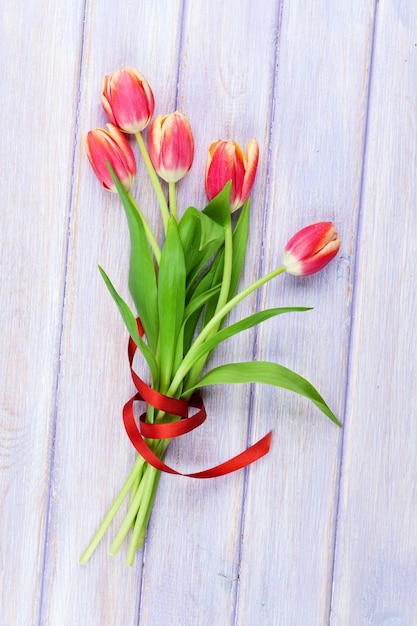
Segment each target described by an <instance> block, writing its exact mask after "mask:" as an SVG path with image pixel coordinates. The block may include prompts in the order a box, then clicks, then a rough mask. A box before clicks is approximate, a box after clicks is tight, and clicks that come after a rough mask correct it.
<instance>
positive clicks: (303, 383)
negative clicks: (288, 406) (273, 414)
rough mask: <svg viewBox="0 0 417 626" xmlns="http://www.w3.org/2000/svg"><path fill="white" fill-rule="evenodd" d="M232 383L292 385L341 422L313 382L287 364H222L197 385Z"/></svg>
mask: <svg viewBox="0 0 417 626" xmlns="http://www.w3.org/2000/svg"><path fill="white" fill-rule="evenodd" d="M231 383H232V384H233V383H264V384H266V385H274V386H276V387H282V388H283V389H289V390H290V391H294V392H295V393H298V394H300V395H301V396H304V397H305V398H308V399H309V400H311V402H313V403H314V404H315V405H316V406H317V407H318V408H319V409H320V410H321V411H322V412H323V413H324V414H325V415H326V416H327V417H328V418H329V419H331V420H332V422H334V423H335V424H337V425H338V426H341V424H340V422H339V420H338V419H337V418H336V416H335V415H334V414H333V413H332V411H331V410H330V408H329V407H328V406H327V404H326V402H325V401H324V400H323V398H322V397H321V395H320V394H319V393H318V391H317V390H316V389H315V388H314V387H313V385H312V384H311V383H309V382H308V381H307V380H306V379H305V378H303V377H302V376H300V375H299V374H296V373H295V372H293V371H292V370H289V369H287V368H286V367H284V366H283V365H278V364H277V363H269V362H267V361H257V362H254V363H252V362H245V363H229V364H227V365H220V367H216V368H215V369H213V370H211V371H210V372H208V373H207V374H205V375H204V376H203V377H202V378H201V380H200V381H199V382H198V383H197V385H196V387H206V386H207V385H218V384H231ZM187 391H190V390H187Z"/></svg>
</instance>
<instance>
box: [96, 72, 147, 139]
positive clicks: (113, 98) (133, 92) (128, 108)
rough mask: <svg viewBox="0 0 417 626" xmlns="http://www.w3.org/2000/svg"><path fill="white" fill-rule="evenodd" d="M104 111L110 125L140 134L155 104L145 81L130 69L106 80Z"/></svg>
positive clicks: (140, 75)
mask: <svg viewBox="0 0 417 626" xmlns="http://www.w3.org/2000/svg"><path fill="white" fill-rule="evenodd" d="M101 102H102V104H103V108H104V110H105V112H106V114H107V116H108V118H109V120H110V121H111V123H112V124H114V125H115V126H117V127H118V128H120V130H122V131H123V132H125V133H131V134H135V133H140V132H141V131H142V130H143V129H144V128H145V126H147V125H148V124H149V122H150V120H151V118H152V115H153V112H154V108H155V102H154V97H153V93H152V89H151V88H150V86H149V83H148V82H147V80H146V79H145V77H144V76H143V75H142V74H141V73H140V72H138V71H137V70H135V69H134V68H131V67H126V68H124V69H121V70H117V71H116V72H113V73H112V74H110V75H109V76H105V77H104V80H103V86H102V91H101Z"/></svg>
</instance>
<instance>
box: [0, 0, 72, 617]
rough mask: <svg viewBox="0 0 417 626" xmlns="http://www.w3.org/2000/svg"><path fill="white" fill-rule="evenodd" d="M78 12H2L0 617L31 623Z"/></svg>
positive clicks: (38, 575) (37, 588)
mask: <svg viewBox="0 0 417 626" xmlns="http://www.w3.org/2000/svg"><path fill="white" fill-rule="evenodd" d="M82 18H83V13H82V5H81V3H80V2H77V1H75V2H73V3H71V4H68V5H66V6H64V5H62V6H56V5H46V4H45V3H43V2H39V1H37V0H28V2H25V3H24V4H23V3H20V2H19V3H15V4H11V5H8V6H7V7H6V6H3V7H2V18H1V26H0V28H1V31H0V34H1V40H2V54H1V57H0V68H1V69H0V71H1V76H2V85H3V88H2V106H1V116H2V124H1V126H2V133H1V135H0V160H1V165H0V170H1V179H2V185H1V189H2V193H1V204H2V206H1V210H0V220H1V229H0V242H1V243H0V249H1V255H0V275H1V302H2V308H1V313H0V333H1V350H2V358H1V360H0V376H1V381H2V384H1V391H0V467H1V470H0V471H1V474H0V493H1V513H0V536H1V549H0V588H1V595H0V621H1V623H2V624H5V625H7V626H8V625H11V624H22V625H23V624H27V625H29V624H38V623H39V613H40V610H41V606H40V601H41V590H42V585H43V570H44V559H45V548H46V531H47V524H48V514H49V509H50V492H49V476H50V472H51V456H52V450H53V445H54V431H55V400H56V385H57V372H58V367H59V352H60V341H61V322H62V302H63V292H64V280H65V262H66V247H67V231H68V212H69V203H70V196H71V185H72V159H73V149H74V137H75V111H76V104H77V94H78V85H79V60H80V52H81V27H82Z"/></svg>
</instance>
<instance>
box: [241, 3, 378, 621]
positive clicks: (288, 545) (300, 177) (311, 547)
mask: <svg viewBox="0 0 417 626" xmlns="http://www.w3.org/2000/svg"><path fill="white" fill-rule="evenodd" d="M372 18H373V3H372V2H351V3H350V4H349V6H347V5H346V3H342V2H340V3H325V2H319V3H314V5H313V4H311V5H309V6H308V7H306V5H305V3H297V2H296V3H294V2H292V3H291V4H290V3H288V4H285V5H284V7H283V16H282V27H281V30H280V44H279V58H278V69H277V77H276V94H275V95H276V108H275V115H274V120H275V121H274V124H273V126H272V136H271V160H270V167H271V170H270V182H269V190H268V197H267V200H268V203H267V221H266V225H265V238H264V245H265V263H264V269H267V270H272V269H273V268H274V267H276V266H277V265H278V264H279V263H280V259H281V255H282V250H283V248H284V246H285V244H286V241H287V240H288V239H289V237H290V236H291V235H292V234H293V233H294V232H296V231H297V230H298V229H299V228H301V227H302V226H305V225H307V224H309V223H314V222H316V221H320V220H331V221H334V222H335V224H336V226H337V229H338V231H339V233H340V236H341V239H342V247H341V252H340V255H339V257H338V258H337V260H336V261H334V262H333V263H331V265H330V266H329V267H328V268H326V269H325V270H324V271H323V272H322V273H320V274H319V275H315V276H309V277H306V278H296V277H290V276H287V277H285V276H284V277H282V278H278V279H277V281H275V282H274V283H271V284H270V285H269V286H268V288H267V289H265V291H264V292H263V294H262V298H261V300H260V303H259V306H260V307H262V308H264V307H267V306H278V305H296V304H298V305H306V306H313V307H314V310H313V311H310V312H307V313H303V314H298V315H295V314H293V315H288V316H285V317H283V318H280V319H278V320H277V321H276V322H275V323H269V324H265V325H264V326H263V327H262V328H261V330H260V332H259V339H258V345H259V352H258V358H261V359H264V360H277V361H278V362H280V363H282V364H283V365H285V366H287V367H290V368H291V369H294V370H295V371H297V372H299V373H300V374H302V375H303V376H305V377H306V378H307V379H309V380H310V381H312V382H313V384H315V385H316V386H317V388H318V389H319V391H320V392H321V393H322V394H323V396H324V397H325V398H326V400H327V401H328V402H329V404H330V406H331V407H332V408H333V410H334V411H335V412H336V414H337V415H338V416H339V417H340V419H341V420H342V421H343V410H344V395H345V391H344V389H345V380H346V377H345V376H346V358H347V352H348V338H349V315H350V289H351V277H350V264H351V258H350V255H351V241H352V239H355V238H356V234H355V226H356V217H357V212H358V200H359V192H360V182H361V166H362V159H361V153H362V145H363V139H364V131H365V122H366V104H367V84H368V70H369V59H370V53H371V46H372V32H373V19H372ZM255 394H256V396H255V404H254V420H253V434H252V437H253V438H256V437H258V436H259V435H260V434H261V433H264V432H266V431H267V430H268V429H269V428H271V427H272V428H273V429H274V439H273V445H272V450H271V454H270V456H269V458H268V459H267V460H266V461H265V462H264V463H262V464H261V463H260V464H259V465H258V466H257V467H255V468H254V469H253V470H252V471H251V472H250V475H249V482H248V490H247V496H246V501H245V510H244V515H245V517H244V525H243V529H242V565H241V571H240V582H239V597H238V609H237V623H238V624H240V625H242V626H243V625H245V624H254V623H262V624H268V625H271V626H272V625H275V624H279V625H282V626H284V625H287V624H291V625H294V626H295V625H297V626H303V625H304V624H314V625H316V624H317V625H318V624H326V623H327V613H328V606H329V602H330V593H331V581H332V560H333V544H334V534H335V513H336V511H335V505H336V502H337V493H338V472H339V454H340V444H341V438H342V431H340V430H338V429H337V428H336V427H335V426H334V425H333V424H331V422H329V421H328V420H327V419H326V418H325V417H324V416H323V415H322V414H320V412H319V411H318V410H317V409H316V408H315V407H314V406H312V405H311V404H309V403H308V402H307V401H305V400H303V399H299V398H297V397H294V396H293V395H291V394H290V393H289V392H286V391H279V390H275V389H269V388H265V387H260V386H258V387H256V389H255ZM340 623H341V624H342V623H343V624H344V623H346V624H348V623H349V624H350V622H340Z"/></svg>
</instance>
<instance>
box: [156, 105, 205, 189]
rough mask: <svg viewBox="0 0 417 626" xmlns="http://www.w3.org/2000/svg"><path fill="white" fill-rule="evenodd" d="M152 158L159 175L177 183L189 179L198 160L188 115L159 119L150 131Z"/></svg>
mask: <svg viewBox="0 0 417 626" xmlns="http://www.w3.org/2000/svg"><path fill="white" fill-rule="evenodd" d="M149 156H150V158H151V161H152V165H153V166H154V168H155V170H156V172H157V173H158V175H159V176H160V177H161V178H162V179H163V180H165V181H166V182H167V183H176V182H177V181H178V180H180V178H183V176H185V175H186V173H187V172H188V170H189V169H190V167H191V165H192V163H193V158H194V140H193V134H192V132H191V126H190V123H189V121H188V119H187V118H186V116H185V115H182V114H181V113H178V111H175V113H171V114H170V115H165V117H162V115H158V116H157V117H156V118H155V119H154V121H153V122H152V124H151V127H150V129H149Z"/></svg>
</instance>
